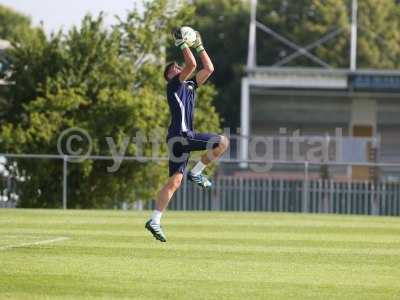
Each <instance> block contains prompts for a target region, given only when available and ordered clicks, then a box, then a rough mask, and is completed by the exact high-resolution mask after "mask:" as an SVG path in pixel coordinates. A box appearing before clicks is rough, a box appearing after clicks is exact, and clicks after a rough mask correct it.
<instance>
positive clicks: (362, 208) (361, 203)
mask: <svg viewBox="0 0 400 300" xmlns="http://www.w3.org/2000/svg"><path fill="white" fill-rule="evenodd" d="M0 156H5V157H7V158H14V159H41V160H42V159H55V160H59V161H60V163H62V166H63V177H62V178H63V180H62V196H61V197H60V203H62V207H63V208H64V209H67V207H68V199H67V195H68V193H67V192H68V165H69V161H71V160H73V159H75V160H76V159H79V158H80V157H79V156H65V155H36V154H0ZM85 159H89V160H115V159H118V160H123V161H141V162H146V161H165V160H167V159H168V158H166V157H158V158H152V157H111V156H87V157H85ZM244 162H246V163H247V164H249V165H251V164H266V163H268V164H271V165H284V166H292V167H294V166H295V167H296V168H298V169H300V168H301V169H302V175H301V178H297V179H286V178H281V179H275V178H272V177H268V178H267V176H268V173H264V174H258V176H257V177H256V178H251V177H248V175H241V174H240V173H239V174H236V175H218V172H217V176H216V177H215V178H214V188H213V189H212V190H210V191H202V190H199V189H197V187H195V186H193V185H192V184H191V183H190V182H187V181H186V180H184V182H183V186H182V188H181V189H180V190H179V191H178V192H177V193H176V195H175V196H174V199H173V200H172V201H171V206H170V209H175V210H231V211H279V212H304V213H351V214H373V215H399V207H400V192H399V191H400V183H398V182H397V183H395V182H386V181H381V182H371V181H362V182H360V181H352V180H350V178H348V180H344V181H343V180H322V179H315V170H313V168H315V167H318V166H322V165H324V166H329V167H345V168H348V167H351V166H367V167H374V168H396V169H398V170H400V163H399V164H392V163H390V164H389V163H356V162H353V163H349V162H345V163H339V162H323V163H321V162H309V161H290V162H287V161H277V160H274V161H266V160H246V161H244ZM221 163H222V164H236V165H237V164H239V163H243V161H242V160H238V159H222V161H221ZM272 173H273V171H272ZM263 177H264V178H263ZM153 205H154V204H153V202H148V203H147V204H146V205H144V207H146V208H149V209H151V208H152V207H153Z"/></svg>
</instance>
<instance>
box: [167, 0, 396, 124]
mask: <svg viewBox="0 0 400 300" xmlns="http://www.w3.org/2000/svg"><path fill="white" fill-rule="evenodd" d="M190 3H191V4H192V5H193V6H194V7H195V9H196V13H195V15H194V17H193V19H192V20H191V21H190V22H189V23H187V24H188V25H191V26H193V27H194V28H196V29H198V30H199V31H200V32H201V33H202V36H203V40H204V43H205V46H206V49H207V50H208V52H209V53H210V55H211V57H212V59H213V60H214V62H215V67H216V72H215V74H214V75H213V76H212V78H211V81H212V82H213V83H214V84H215V86H216V88H217V91H218V96H217V97H216V102H215V105H216V107H217V111H218V112H219V113H220V114H221V116H222V117H223V125H225V126H229V127H231V128H232V129H235V128H237V127H238V126H240V80H241V77H242V76H243V74H244V67H245V64H246V58H247V42H248V29H249V18H250V14H249V1H240V0H192V1H190ZM350 16H351V0H339V1H337V0H324V1H320V0H299V1H282V0H263V1H258V10H257V20H258V21H259V22H261V23H263V24H266V25H267V26H269V27H270V28H272V29H273V30H275V31H276V32H277V33H279V34H282V35H284V36H285V37H287V38H289V39H290V40H292V41H293V42H295V43H297V44H299V45H303V46H304V45H307V44H309V43H312V42H314V41H316V40H318V39H319V38H321V37H323V36H324V35H325V34H327V33H329V32H332V31H334V30H336V29H338V28H342V32H341V33H340V34H339V35H338V36H337V37H336V38H334V39H332V40H330V41H328V42H326V43H324V44H323V45H321V46H319V47H317V48H315V49H313V50H312V51H311V52H312V53H313V54H314V55H316V56H317V57H319V58H321V59H323V60H325V61H327V62H328V63H329V64H330V65H331V66H332V67H337V68H348V67H349V53H350V29H349V26H350V19H351V17H350ZM399 22H400V6H399V4H398V1H397V2H396V1H395V0H378V1H377V0H363V1H359V40H358V57H357V58H358V67H359V68H379V69H381V68H398V67H399V66H400V33H399V30H398V28H400V24H399ZM293 52H294V50H293V49H291V48H289V47H287V46H286V45H284V44H282V43H281V42H279V41H277V40H276V39H274V38H272V37H271V36H269V35H267V34H266V33H264V32H262V31H261V30H260V29H258V31H257V58H258V60H257V63H258V65H262V66H271V65H273V64H274V63H276V62H278V61H279V60H280V59H282V58H285V57H287V56H288V55H290V54H292V53H293ZM169 57H170V58H174V57H177V53H176V51H175V49H173V48H170V49H169ZM285 66H289V67H294V66H304V67H319V66H318V65H317V64H316V63H315V62H313V61H311V60H310V59H308V58H305V57H304V56H299V57H298V58H296V59H294V60H293V61H291V62H290V63H288V64H287V65H285Z"/></svg>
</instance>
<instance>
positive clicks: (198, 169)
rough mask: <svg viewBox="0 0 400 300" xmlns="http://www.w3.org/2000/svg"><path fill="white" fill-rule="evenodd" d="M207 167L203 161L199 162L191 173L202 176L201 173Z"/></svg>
mask: <svg viewBox="0 0 400 300" xmlns="http://www.w3.org/2000/svg"><path fill="white" fill-rule="evenodd" d="M205 167H206V165H205V164H203V163H202V162H201V161H199V162H198V163H197V164H196V165H195V166H194V167H193V169H192V170H191V171H190V172H191V173H192V174H193V175H195V176H196V175H200V174H201V172H203V170H204V169H205Z"/></svg>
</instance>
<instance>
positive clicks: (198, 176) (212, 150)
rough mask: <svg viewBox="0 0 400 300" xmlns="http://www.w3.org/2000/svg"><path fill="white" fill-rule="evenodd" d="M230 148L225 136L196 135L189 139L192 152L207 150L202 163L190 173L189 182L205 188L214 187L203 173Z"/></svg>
mask: <svg viewBox="0 0 400 300" xmlns="http://www.w3.org/2000/svg"><path fill="white" fill-rule="evenodd" d="M228 147H229V139H228V138H227V137H226V136H223V135H214V134H207V133H206V134H204V133H203V134H201V133H200V134H195V135H194V136H193V137H192V138H190V139H189V145H188V148H189V149H190V151H200V150H207V152H206V153H205V154H203V156H202V157H201V159H200V161H199V162H198V163H197V164H195V166H194V167H193V168H192V170H191V171H190V172H189V173H188V178H189V180H191V181H193V182H195V183H196V184H198V185H199V186H201V187H203V188H208V187H211V186H212V183H211V181H210V180H209V179H208V178H207V177H205V176H204V175H203V174H202V173H203V170H204V169H205V168H206V167H207V165H209V164H210V163H211V162H213V161H215V160H217V159H218V158H219V157H221V155H222V154H224V153H225V152H226V150H227V149H228Z"/></svg>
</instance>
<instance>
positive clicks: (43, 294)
mask: <svg viewBox="0 0 400 300" xmlns="http://www.w3.org/2000/svg"><path fill="white" fill-rule="evenodd" d="M148 215H149V212H121V211H59V210H0V299H285V300H286V299H307V300H309V299H341V300H342V299H351V300H354V299H360V300H365V299H400V218H386V217H366V216H363V217H360V216H332V215H299V214H269V213H217V212H216V213H208V212H168V213H167V214H166V216H165V218H164V228H165V230H166V234H167V237H168V242H167V243H160V242H157V241H155V240H154V239H153V238H152V237H150V235H149V233H148V232H146V231H145V230H144V223H145V221H146V220H147V217H148Z"/></svg>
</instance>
